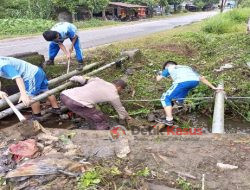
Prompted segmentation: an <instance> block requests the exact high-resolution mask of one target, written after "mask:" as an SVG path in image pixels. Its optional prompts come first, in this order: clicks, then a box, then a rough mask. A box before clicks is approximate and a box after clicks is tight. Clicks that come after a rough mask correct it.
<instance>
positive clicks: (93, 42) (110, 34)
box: [0, 11, 217, 57]
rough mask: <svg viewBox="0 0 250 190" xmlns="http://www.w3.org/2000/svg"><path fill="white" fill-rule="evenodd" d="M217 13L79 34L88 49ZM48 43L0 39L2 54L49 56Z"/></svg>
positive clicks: (20, 39) (195, 20)
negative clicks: (30, 53) (35, 53)
mask: <svg viewBox="0 0 250 190" xmlns="http://www.w3.org/2000/svg"><path fill="white" fill-rule="evenodd" d="M215 14H217V12H215V11H211V12H200V13H194V14H190V15H186V16H180V17H174V18H166V19H161V20H151V21H141V22H137V23H134V24H128V25H122V26H114V27H108V28H99V29H91V30H84V31H79V36H80V40H81V44H82V48H83V49H87V48H92V47H96V46H100V45H104V44H108V43H112V42H117V41H121V40H126V39H129V38H135V37H140V36H144V35H148V34H152V33H155V32H160V31H164V30H169V29H172V28H175V27H177V26H183V25H187V24H190V23H192V22H197V21H201V20H203V19H206V18H208V17H211V16H213V15H215ZM65 44H66V45H68V44H70V41H69V40H66V41H65ZM48 45H49V44H48V42H46V41H45V40H44V39H43V37H42V35H40V36H32V37H23V38H14V39H5V40H0V55H2V56H9V55H12V54H16V53H24V52H39V53H40V54H43V55H45V57H47V52H48Z"/></svg>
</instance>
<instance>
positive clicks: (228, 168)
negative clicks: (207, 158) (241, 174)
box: [217, 163, 238, 170]
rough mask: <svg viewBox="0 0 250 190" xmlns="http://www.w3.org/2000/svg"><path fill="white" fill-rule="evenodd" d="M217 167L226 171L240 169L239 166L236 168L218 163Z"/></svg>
mask: <svg viewBox="0 0 250 190" xmlns="http://www.w3.org/2000/svg"><path fill="white" fill-rule="evenodd" d="M217 167H219V168H220V169H225V170H233V169H238V166H234V165H230V164H223V163H217Z"/></svg>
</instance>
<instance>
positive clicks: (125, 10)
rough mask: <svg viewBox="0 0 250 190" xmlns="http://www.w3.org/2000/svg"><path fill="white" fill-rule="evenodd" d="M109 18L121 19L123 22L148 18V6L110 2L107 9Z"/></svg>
mask: <svg viewBox="0 0 250 190" xmlns="http://www.w3.org/2000/svg"><path fill="white" fill-rule="evenodd" d="M106 15H107V18H108V19H110V18H113V19H119V20H122V21H128V20H137V19H143V18H146V17H147V6H142V5H135V4H128V3H121V2H110V3H109V6H108V7H107V9H106Z"/></svg>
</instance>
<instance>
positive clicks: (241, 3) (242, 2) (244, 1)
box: [237, 0, 250, 8]
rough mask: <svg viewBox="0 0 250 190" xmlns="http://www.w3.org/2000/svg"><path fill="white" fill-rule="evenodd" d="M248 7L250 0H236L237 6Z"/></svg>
mask: <svg viewBox="0 0 250 190" xmlns="http://www.w3.org/2000/svg"><path fill="white" fill-rule="evenodd" d="M238 6H240V7H243V8H244V7H250V0H238V2H237V7H238Z"/></svg>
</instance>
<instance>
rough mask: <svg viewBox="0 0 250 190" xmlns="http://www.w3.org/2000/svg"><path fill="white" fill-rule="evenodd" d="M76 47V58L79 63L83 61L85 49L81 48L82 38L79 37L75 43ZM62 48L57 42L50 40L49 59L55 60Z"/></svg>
mask: <svg viewBox="0 0 250 190" xmlns="http://www.w3.org/2000/svg"><path fill="white" fill-rule="evenodd" d="M70 40H71V41H72V39H70ZM74 48H75V51H76V59H77V61H78V62H79V63H83V51H82V48H81V44H80V40H79V38H77V40H76V42H75V44H74ZM59 50H60V47H59V45H58V44H57V43H55V42H50V44H49V59H50V60H54V59H55V57H56V55H57V54H58V52H59Z"/></svg>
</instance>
